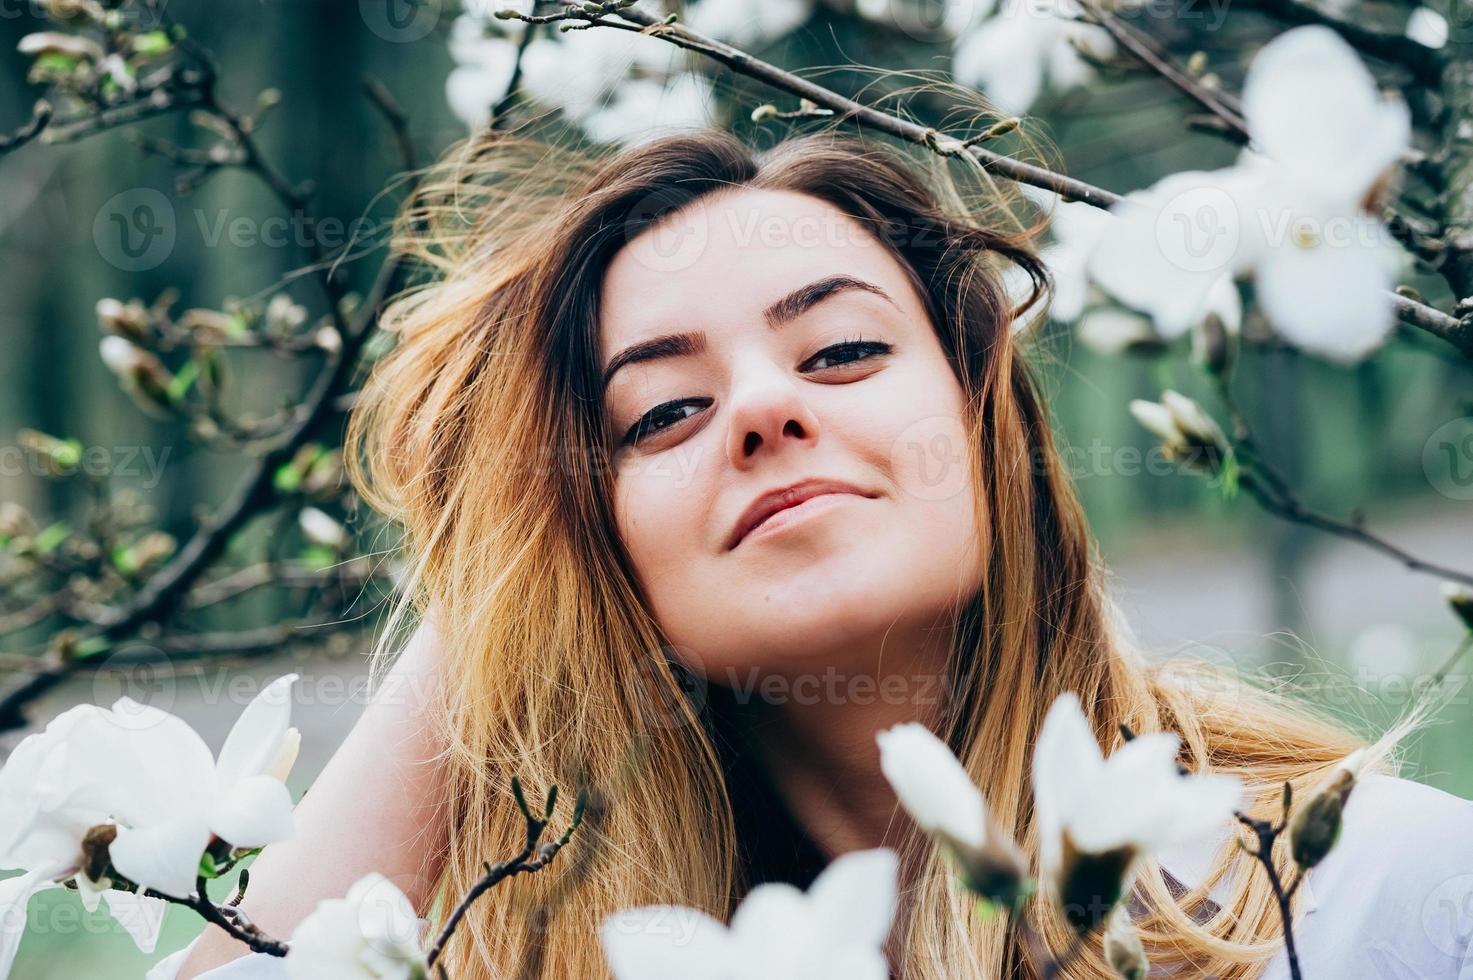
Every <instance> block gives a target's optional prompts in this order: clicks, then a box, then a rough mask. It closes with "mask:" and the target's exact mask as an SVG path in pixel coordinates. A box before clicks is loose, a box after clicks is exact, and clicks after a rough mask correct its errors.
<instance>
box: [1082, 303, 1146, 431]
mask: <svg viewBox="0 0 1473 980" xmlns="http://www.w3.org/2000/svg"><path fill="white" fill-rule="evenodd" d="M1074 331H1075V333H1076V334H1077V335H1078V337H1079V342H1080V343H1082V344H1084V345H1085V346H1086V347H1088V348H1090V349H1091V350H1093V351H1096V352H1098V353H1100V354H1105V355H1107V356H1114V355H1117V354H1121V353H1123V352H1125V351H1126V350H1127V349H1129V348H1130V347H1131V346H1133V345H1135V344H1146V343H1151V342H1152V341H1159V340H1160V336H1159V335H1158V334H1157V333H1156V331H1155V330H1154V329H1153V328H1152V327H1151V321H1150V320H1147V319H1146V318H1145V317H1143V316H1139V315H1138V314H1135V313H1130V312H1128V311H1126V310H1122V309H1118V308H1105V309H1099V310H1091V311H1090V312H1089V313H1086V314H1085V315H1084V316H1082V317H1080V318H1079V322H1078V323H1077V324H1075V327H1074ZM1158 407H1159V406H1158Z"/></svg>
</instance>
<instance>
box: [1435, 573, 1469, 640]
mask: <svg viewBox="0 0 1473 980" xmlns="http://www.w3.org/2000/svg"><path fill="white" fill-rule="evenodd" d="M1442 594H1443V596H1444V597H1445V598H1446V599H1447V604H1448V605H1449V606H1450V607H1452V611H1453V613H1454V614H1455V615H1456V616H1457V617H1458V618H1459V619H1461V620H1462V621H1463V625H1464V626H1466V627H1468V629H1470V630H1473V589H1470V588H1468V587H1467V586H1466V585H1462V584H1460V583H1457V582H1448V583H1447V584H1445V585H1444V586H1443V587H1442Z"/></svg>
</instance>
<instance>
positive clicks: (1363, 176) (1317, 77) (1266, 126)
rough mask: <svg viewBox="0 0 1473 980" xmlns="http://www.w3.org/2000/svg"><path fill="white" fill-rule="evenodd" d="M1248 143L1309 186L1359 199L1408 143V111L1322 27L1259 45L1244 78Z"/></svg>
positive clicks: (1302, 29)
mask: <svg viewBox="0 0 1473 980" xmlns="http://www.w3.org/2000/svg"><path fill="white" fill-rule="evenodd" d="M1243 114H1244V117H1245V118H1246V120H1247V122H1248V129H1249V132H1250V133H1251V134H1252V137H1253V142H1254V143H1255V144H1256V145H1257V146H1258V147H1260V148H1261V149H1262V150H1263V152H1264V153H1266V154H1268V156H1270V157H1272V158H1273V159H1274V160H1275V161H1276V162H1277V163H1279V164H1280V165H1282V166H1284V167H1286V168H1289V169H1290V170H1291V171H1293V172H1294V173H1296V174H1298V175H1300V177H1301V179H1302V180H1304V181H1305V182H1306V183H1307V184H1308V185H1310V186H1319V187H1320V188H1321V189H1322V190H1325V191H1333V192H1334V193H1336V194H1337V195H1339V196H1343V197H1347V198H1348V199H1350V200H1355V199H1357V198H1359V197H1360V196H1361V195H1362V194H1363V193H1364V192H1365V191H1366V189H1367V188H1369V187H1370V185H1371V184H1372V182H1373V181H1374V180H1375V179H1376V177H1377V175H1378V174H1380V173H1381V172H1382V171H1383V170H1385V169H1386V168H1387V167H1388V166H1390V165H1391V164H1392V163H1393V162H1395V161H1396V159H1397V158H1398V157H1399V156H1400V155H1401V154H1402V152H1404V151H1405V150H1406V148H1407V145H1408V142H1409V140H1410V138H1411V116H1410V114H1409V113H1408V111H1407V108H1406V105H1405V104H1404V103H1402V102H1401V101H1400V100H1395V101H1386V100H1383V99H1382V98H1381V95H1380V93H1379V92H1378V91H1377V88H1376V82H1375V79H1374V78H1373V77H1372V75H1371V73H1370V72H1369V71H1367V70H1366V67H1365V65H1363V64H1361V60H1360V58H1359V56H1357V55H1356V53H1355V50H1354V49H1353V48H1351V46H1350V45H1349V44H1348V43H1346V42H1345V40H1343V39H1342V38H1341V37H1340V35H1339V34H1338V33H1336V32H1335V31H1333V30H1331V29H1330V28H1328V27H1323V26H1320V25H1310V26H1306V27H1296V28H1294V29H1293V30H1290V31H1287V32H1285V33H1284V34H1281V35H1280V36H1279V37H1277V38H1275V39H1274V40H1272V41H1270V42H1269V43H1268V44H1266V45H1264V47H1263V49H1262V50H1261V51H1259V53H1258V55H1257V56H1256V57H1255V58H1254V59H1253V63H1252V64H1251V65H1250V66H1249V68H1248V74H1247V77H1246V78H1245V79H1244V82H1243Z"/></svg>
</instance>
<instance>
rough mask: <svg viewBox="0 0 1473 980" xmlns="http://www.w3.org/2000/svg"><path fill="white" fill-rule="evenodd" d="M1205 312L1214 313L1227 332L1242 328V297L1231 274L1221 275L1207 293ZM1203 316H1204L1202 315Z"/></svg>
mask: <svg viewBox="0 0 1473 980" xmlns="http://www.w3.org/2000/svg"><path fill="white" fill-rule="evenodd" d="M1204 303H1205V306H1206V309H1205V312H1206V313H1216V314H1217V316H1218V318H1219V319H1221V320H1222V325H1223V328H1224V329H1226V330H1227V332H1228V333H1238V332H1239V331H1240V330H1242V329H1243V298H1242V297H1241V296H1239V295H1238V287H1237V286H1236V285H1235V284H1234V283H1233V280H1232V277H1231V276H1223V277H1222V278H1221V279H1219V280H1218V281H1217V284H1216V285H1215V286H1213V287H1212V289H1210V290H1209V291H1208V293H1207V299H1206V300H1204ZM1204 318H1205V317H1204Z"/></svg>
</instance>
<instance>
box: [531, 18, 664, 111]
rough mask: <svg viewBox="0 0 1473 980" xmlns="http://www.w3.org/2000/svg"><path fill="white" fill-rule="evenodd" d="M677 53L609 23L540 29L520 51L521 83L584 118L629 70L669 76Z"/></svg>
mask: <svg viewBox="0 0 1473 980" xmlns="http://www.w3.org/2000/svg"><path fill="white" fill-rule="evenodd" d="M680 53H681V52H680V49H679V48H677V47H676V46H675V45H673V44H671V43H669V42H668V41H662V40H660V39H659V38H655V37H650V36H649V35H646V34H636V33H634V32H632V31H621V30H615V29H613V28H608V27H592V28H587V29H584V30H576V31H555V32H552V35H551V36H548V35H545V34H539V35H538V36H537V37H536V38H534V39H533V40H532V42H531V43H530V44H528V45H527V50H526V51H525V52H523V54H522V87H523V88H524V89H525V90H526V92H527V94H528V95H530V96H531V97H532V98H534V99H536V100H537V101H538V102H543V103H546V104H547V105H553V106H557V107H559V108H560V109H562V111H563V113H564V114H565V115H567V116H568V117H569V118H570V119H573V120H574V121H576V122H582V121H583V120H584V119H585V118H586V117H587V116H589V115H590V114H591V113H593V112H595V111H597V110H598V109H599V108H600V107H601V106H602V105H603V103H604V101H605V100H606V99H607V98H608V97H609V96H610V95H611V94H612V93H613V92H614V90H615V89H616V88H618V87H619V86H621V85H622V84H624V83H625V82H626V81H627V80H628V79H629V77H630V75H631V73H634V72H637V73H639V75H641V76H648V75H653V76H657V77H663V76H665V75H668V74H669V73H670V72H671V70H672V69H673V67H674V66H675V65H676V64H677V63H678V62H677V60H676V59H677V58H678V57H679V55H680Z"/></svg>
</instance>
